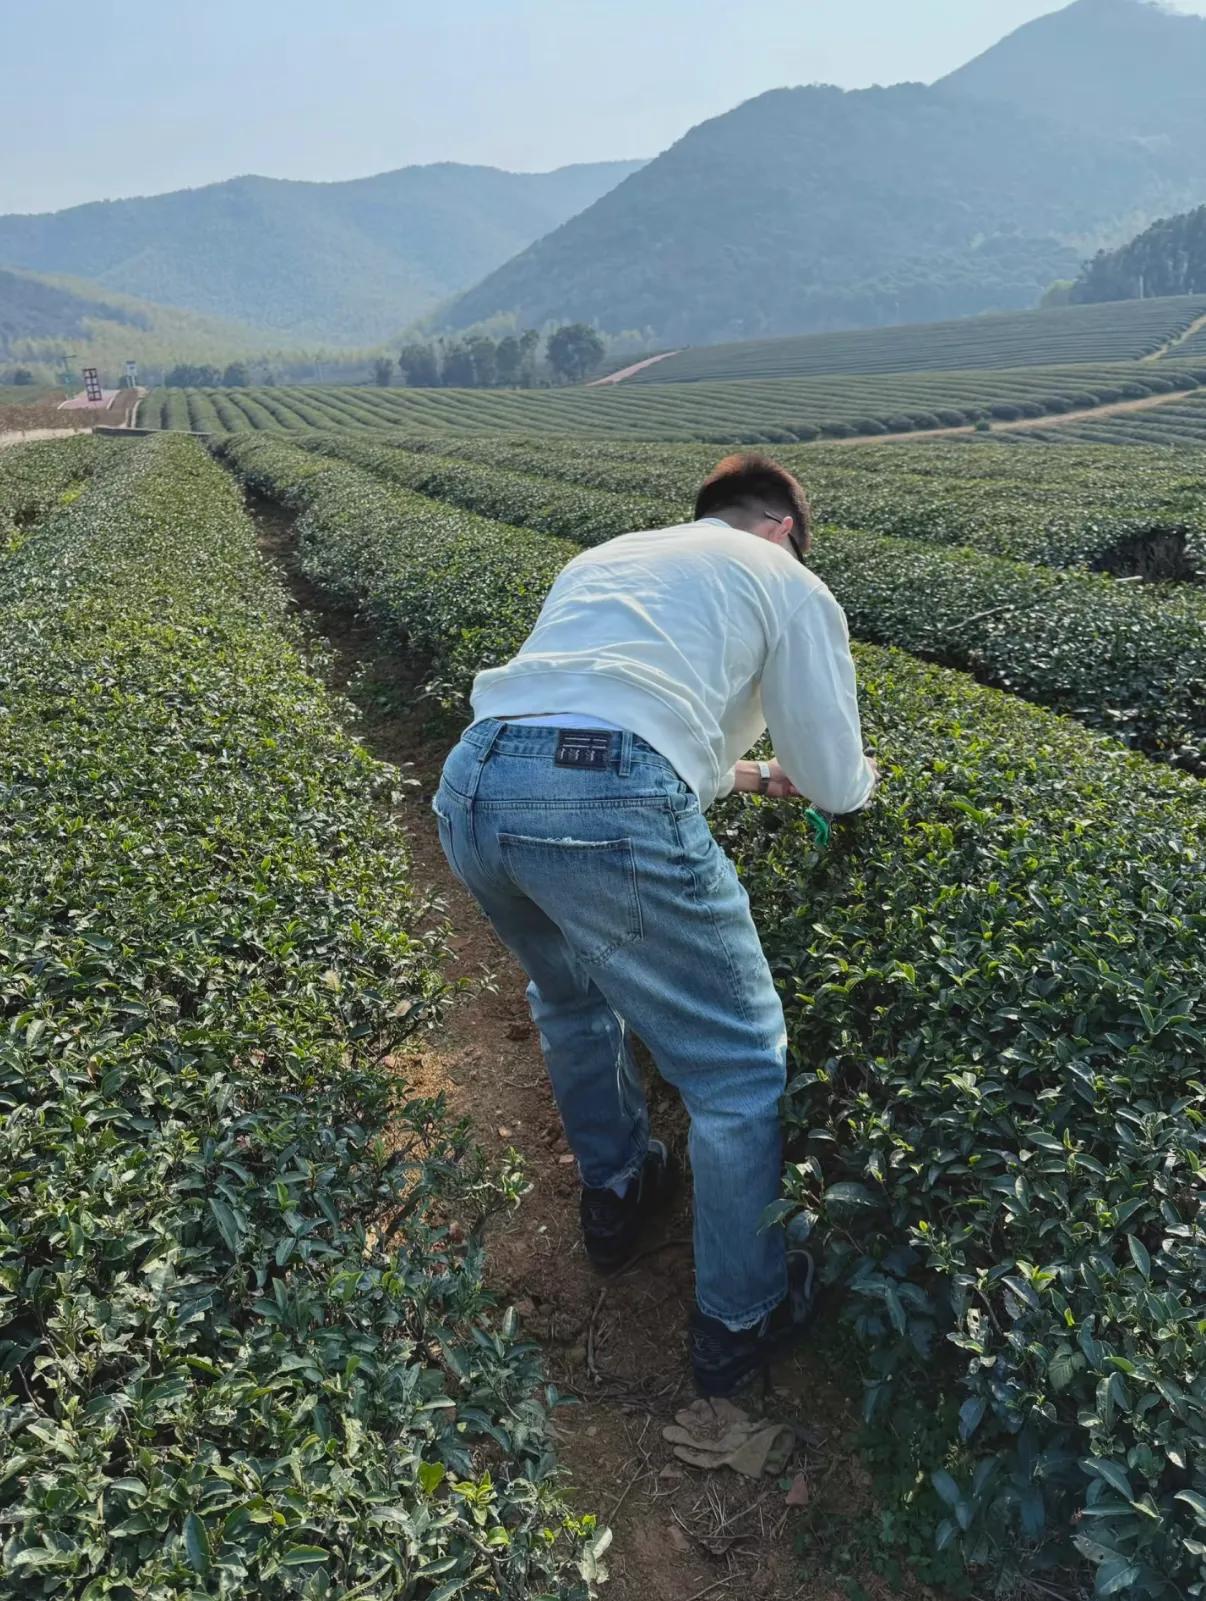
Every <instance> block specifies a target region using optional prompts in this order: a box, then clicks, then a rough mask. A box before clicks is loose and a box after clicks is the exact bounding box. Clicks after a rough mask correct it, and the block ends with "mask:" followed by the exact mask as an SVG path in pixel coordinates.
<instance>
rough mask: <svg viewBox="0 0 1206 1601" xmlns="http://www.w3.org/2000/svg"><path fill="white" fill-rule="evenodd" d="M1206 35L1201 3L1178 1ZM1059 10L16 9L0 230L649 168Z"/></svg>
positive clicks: (248, 4) (804, 1)
mask: <svg viewBox="0 0 1206 1601" xmlns="http://www.w3.org/2000/svg"><path fill="white" fill-rule="evenodd" d="M1175 8H1176V9H1180V10H1183V11H1196V12H1199V13H1206V0H1176V6H1175ZM1058 9H1059V3H1058V0H442V3H441V0H423V3H415V0H164V3H160V4H156V5H145V4H131V3H130V0H57V3H53V4H52V3H49V0H0V61H3V62H4V64H5V68H6V71H5V74H4V107H5V113H4V125H5V127H6V129H7V130H8V131H7V134H6V137H5V157H4V160H3V162H2V163H0V212H4V211H44V210H52V209H55V208H57V207H60V206H67V205H73V204H75V203H76V202H78V201H82V200H97V199H103V198H114V197H117V196H121V195H131V194H155V193H158V192H160V191H163V190H166V189H178V188H182V187H185V186H188V185H194V184H201V183H209V182H212V181H213V180H215V179H219V178H226V177H230V176H232V175H234V174H236V173H247V172H257V173H265V174H268V175H269V176H272V177H280V178H350V177H359V176H362V175H364V174H367V173H372V172H380V171H384V170H386V169H388V168H391V167H402V166H406V165H409V164H410V163H412V162H427V161H470V162H482V163H485V164H488V165H491V166H499V167H509V168H511V169H513V170H519V171H540V170H544V169H546V168H549V167H556V166H561V165H563V164H564V163H566V162H570V161H599V160H607V159H610V158H613V157H629V156H653V155H656V154H657V152H658V151H659V150H663V149H665V147H666V146H667V145H668V144H670V143H672V142H673V140H675V139H676V138H678V137H679V136H680V135H681V134H683V133H685V132H686V130H687V129H688V128H689V127H690V126H692V124H694V123H696V122H699V121H701V120H702V119H703V118H705V117H709V116H714V115H716V114H717V113H719V112H721V111H726V110H728V109H729V108H730V107H731V106H733V105H735V104H736V103H737V102H738V101H740V100H745V99H748V98H749V97H750V96H751V95H755V94H760V93H761V92H762V91H763V90H764V89H772V88H777V87H779V86H780V85H783V84H798V83H813V82H827V83H837V84H840V85H842V86H843V87H844V88H857V87H860V86H862V85H865V84H869V83H896V82H900V81H901V80H904V79H923V80H927V81H928V80H930V79H933V78H936V77H940V76H941V75H942V74H943V73H945V72H949V71H950V70H951V69H952V68H953V67H956V66H958V65H959V64H960V63H961V62H963V61H966V60H968V59H969V58H970V57H971V56H973V55H977V54H979V52H980V51H981V50H984V49H987V47H988V46H989V45H990V44H992V43H993V42H994V41H995V40H997V39H998V38H1000V37H1002V36H1003V35H1004V34H1006V33H1008V32H1009V31H1010V30H1011V29H1013V28H1016V27H1018V26H1020V25H1021V24H1022V23H1023V22H1028V21H1030V20H1031V18H1033V17H1037V16H1041V15H1042V14H1043V13H1044V12H1048V11H1053V10H1058Z"/></svg>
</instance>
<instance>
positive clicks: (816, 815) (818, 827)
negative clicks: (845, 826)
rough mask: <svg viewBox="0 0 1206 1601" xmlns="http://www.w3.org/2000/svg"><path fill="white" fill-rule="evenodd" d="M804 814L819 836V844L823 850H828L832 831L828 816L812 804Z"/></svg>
mask: <svg viewBox="0 0 1206 1601" xmlns="http://www.w3.org/2000/svg"><path fill="white" fill-rule="evenodd" d="M804 816H805V817H806V818H807V819H808V821H809V822H810V823H811V824H812V831H813V833H814V834H815V835H816V836H817V844H818V845H819V846H820V848H821V849H822V850H828V849H829V835H830V832H831V830H830V827H829V819H828V817H826V815H825V813H824V812H822V811H820V810H818V808H817V807H815V806H810V807H809V808H808V810H807V811H806V812H805V813H804Z"/></svg>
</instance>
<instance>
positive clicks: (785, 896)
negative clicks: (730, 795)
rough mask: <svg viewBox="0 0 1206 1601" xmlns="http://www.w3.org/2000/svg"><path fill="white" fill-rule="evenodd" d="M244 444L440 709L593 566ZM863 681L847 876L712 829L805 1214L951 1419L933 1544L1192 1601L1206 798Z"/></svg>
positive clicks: (768, 831) (931, 1472)
mask: <svg viewBox="0 0 1206 1601" xmlns="http://www.w3.org/2000/svg"><path fill="white" fill-rule="evenodd" d="M223 448H224V454H225V456H226V459H227V460H228V461H229V462H230V463H231V465H232V466H233V467H234V468H235V469H236V470H237V471H239V472H240V473H242V474H243V475H244V476H246V477H248V478H249V479H250V480H251V481H252V482H253V483H254V484H255V486H256V487H257V488H258V489H259V490H260V492H261V493H267V494H271V495H273V496H275V497H276V498H278V499H280V500H282V501H283V502H284V503H286V504H290V505H292V506H293V507H295V508H296V509H297V510H298V511H299V513H300V517H299V522H298V533H299V539H300V541H301V548H302V550H303V553H304V557H305V560H306V562H307V564H308V567H309V570H310V571H311V573H313V574H316V575H318V576H319V578H320V580H321V581H329V582H332V583H333V584H334V585H335V586H336V593H338V594H339V595H341V596H342V597H344V598H347V599H356V600H357V601H358V602H359V603H360V604H361V605H362V606H363V607H364V608H365V609H367V610H369V611H370V612H371V613H373V614H374V615H376V616H377V617H378V618H379V619H381V620H382V621H386V622H387V623H388V626H389V628H390V629H392V630H395V631H397V632H399V633H401V634H403V635H406V636H409V637H413V638H414V639H415V640H416V641H421V642H422V644H423V646H424V648H427V649H430V648H432V647H433V644H434V645H435V648H436V649H437V654H438V655H439V659H440V670H441V674H442V676H443V678H444V682H445V689H446V690H449V689H456V688H459V689H460V691H461V692H462V693H463V692H464V689H465V688H466V687H467V683H468V679H469V675H470V673H471V671H472V669H473V667H474V666H476V665H478V662H477V661H475V660H474V657H475V655H476V648H475V647H476V646H478V645H480V647H481V654H480V660H481V661H491V660H497V659H499V658H500V657H501V656H502V655H504V654H505V653H506V652H507V650H509V649H514V647H515V646H516V645H518V643H519V642H520V641H521V640H522V638H523V637H524V635H525V633H526V631H527V630H528V628H529V627H530V625H531V622H532V619H533V617H534V615H535V613H536V611H537V608H538V607H539V604H540V600H541V596H542V595H543V593H544V590H545V588H546V586H547V583H548V581H549V579H550V577H551V576H552V573H553V571H554V570H555V568H556V565H557V562H558V561H559V560H560V559H561V558H562V557H563V556H564V555H566V554H568V553H569V550H570V549H571V548H572V547H568V546H565V545H562V546H560V547H558V546H556V545H554V543H553V542H552V541H551V540H547V539H537V540H535V541H533V538H532V536H529V535H526V534H524V533H522V532H517V531H516V530H514V529H511V528H508V527H506V526H503V525H501V524H498V523H491V522H489V521H486V520H484V519H480V518H477V517H474V516H471V515H468V514H466V513H464V512H461V511H458V510H455V509H450V508H448V507H447V506H444V505H440V504H438V503H434V502H432V501H430V500H425V499H423V498H421V497H418V496H416V495H414V494H412V493H409V492H403V491H396V490H391V489H389V488H387V487H386V486H385V485H384V484H382V483H380V482H375V481H374V480H373V479H372V478H370V477H369V476H368V475H367V474H365V473H363V472H360V471H357V470H356V469H355V468H353V467H350V466H348V465H345V464H343V463H339V462H333V461H324V460H323V459H321V458H318V457H315V456H313V455H307V454H306V453H304V452H302V451H301V450H299V449H298V448H296V447H295V446H294V445H293V444H291V443H289V442H287V441H284V440H280V439H275V440H267V439H256V440H247V439H243V440H234V441H228V442H227V443H226V444H225V446H224V447H223ZM445 557H446V558H447V559H444V558H445ZM412 566H413V567H414V568H415V572H414V574H413V575H412V574H411V573H409V572H408V573H404V572H402V571H401V569H402V568H410V567H412ZM484 572H488V577H487V578H485V579H484V580H482V581H481V582H479V581H478V574H479V573H484ZM442 630H446V633H445V635H444V638H443V640H442V642H441V641H440V639H439V636H440V634H441V631H442ZM858 660H859V668H860V677H861V683H862V696H863V704H864V709H865V719H866V727H867V731H868V735H869V737H870V739H871V741H872V743H873V744H874V746H875V748H876V751H877V753H878V755H879V757H880V760H881V762H882V764H883V767H884V771H885V783H884V787H883V790H882V793H881V796H880V798H879V799H878V800H877V802H876V804H875V805H874V806H873V807H872V808H871V809H870V810H869V811H868V812H867V813H866V814H865V815H864V816H862V817H861V818H860V819H858V820H855V821H852V822H848V823H846V824H844V825H843V826H842V827H841V829H840V830H839V831H838V835H837V839H836V842H835V845H834V847H833V848H832V849H831V851H830V852H829V853H828V854H827V855H825V856H823V857H818V855H817V852H816V850H815V848H814V846H813V844H812V840H811V835H810V831H809V829H808V826H807V824H806V823H805V822H804V821H803V820H802V819H801V817H800V815H799V812H798V810H797V809H796V808H794V807H793V806H791V805H790V804H773V803H766V804H760V803H750V802H740V801H735V802H730V803H726V805H725V806H724V807H723V808H722V809H720V810H719V811H718V813H717V814H716V816H715V818H714V826H715V827H716V829H717V831H718V833H719V834H720V835H721V837H722V838H723V839H724V840H725V842H726V844H727V845H728V846H729V847H730V849H732V851H733V852H734V854H735V855H736V858H737V860H738V862H739V864H740V867H741V870H742V873H743V875H744V878H745V881H746V883H747V885H748V887H749V890H750V893H751V896H752V897H753V900H754V903H755V907H756V910H757V913H758V917H759V924H760V927H761V930H762V933H763V937H764V941H765V945H766V948H767V951H768V954H769V956H770V959H771V962H772V964H773V967H774V970H775V972H776V975H777V979H778V982H779V984H780V986H781V988H782V991H783V994H784V997H785V1001H786V1003H787V1010H788V1019H789V1028H790V1032H791V1050H792V1080H791V1088H790V1094H789V1104H788V1116H789V1124H790V1129H791V1136H792V1148H791V1157H792V1163H791V1165H790V1167H789V1170H788V1185H787V1197H786V1201H785V1205H786V1206H788V1207H789V1208H793V1207H796V1206H800V1207H806V1208H808V1209H810V1210H813V1211H815V1212H816V1213H817V1214H818V1216H819V1218H820V1221H821V1224H822V1226H823V1227H824V1228H825V1229H826V1232H827V1233H828V1236H829V1240H830V1263H831V1267H832V1269H833V1271H834V1272H835V1273H836V1275H837V1276H839V1277H841V1278H842V1279H843V1280H844V1281H845V1283H846V1286H847V1299H846V1306H847V1310H848V1313H849V1315H850V1316H851V1317H852V1319H853V1321H854V1326H855V1328H856V1329H857V1332H858V1334H859V1336H860V1338H861V1340H862V1341H863V1343H864V1345H865V1347H866V1348H867V1351H868V1353H869V1355H868V1361H869V1363H870V1373H871V1376H870V1383H869V1387H868V1412H869V1415H870V1416H871V1417H872V1418H873V1419H876V1418H884V1419H886V1418H887V1417H888V1416H889V1414H890V1407H891V1404H892V1402H893V1399H894V1398H896V1397H899V1396H900V1395H901V1393H902V1390H903V1391H911V1392H914V1393H918V1392H919V1393H921V1394H923V1395H925V1396H927V1397H928V1398H929V1400H930V1402H931V1403H934V1402H935V1401H936V1402H937V1404H936V1405H935V1406H933V1412H932V1415H933V1417H934V1420H935V1424H934V1428H933V1429H932V1430H931V1431H929V1433H928V1434H927V1442H928V1443H927V1450H928V1453H929V1454H928V1456H927V1458H926V1459H925V1460H924V1463H923V1466H924V1468H925V1470H926V1473H927V1475H928V1478H927V1483H926V1484H925V1486H924V1487H923V1488H922V1489H921V1490H920V1491H919V1492H918V1493H919V1496H920V1504H921V1505H922V1506H925V1505H928V1506H929V1507H930V1509H931V1511H932V1512H933V1515H934V1517H935V1522H936V1526H937V1538H938V1540H939V1542H940V1543H942V1544H954V1543H955V1542H959V1543H961V1545H962V1548H963V1550H964V1552H965V1553H966V1555H967V1557H968V1558H969V1559H970V1560H971V1561H973V1562H975V1563H979V1564H984V1565H992V1566H996V1567H999V1568H1002V1569H1007V1568H1008V1567H1009V1566H1010V1565H1011V1564H1012V1563H1013V1562H1014V1561H1015V1560H1017V1558H1018V1556H1019V1553H1021V1552H1025V1553H1027V1554H1028V1558H1029V1560H1030V1561H1032V1562H1036V1563H1039V1564H1044V1563H1045V1564H1049V1565H1057V1564H1061V1563H1066V1562H1068V1561H1075V1560H1077V1559H1078V1558H1083V1559H1087V1560H1088V1561H1089V1562H1090V1563H1092V1564H1093V1566H1094V1571H1095V1581H1096V1588H1097V1593H1098V1594H1099V1595H1102V1596H1108V1595H1123V1594H1125V1595H1127V1596H1128V1597H1143V1598H1153V1601H1154V1598H1160V1601H1165V1598H1168V1601H1171V1598H1172V1597H1174V1596H1185V1595H1190V1594H1195V1595H1196V1594H1201V1593H1202V1586H1203V1583H1206V1563H1204V1561H1203V1557H1204V1554H1206V1374H1204V1372H1203V1366H1202V1362H1201V1351H1202V1338H1203V1329H1204V1328H1206V1304H1204V1295H1203V1281H1202V1272H1201V1266H1202V1259H1203V1256H1202V1253H1203V1249H1204V1247H1206V1232H1204V1230H1203V1224H1202V1215H1201V1177H1202V1170H1203V1127H1204V1126H1206V1087H1204V1086H1203V1083H1202V1080H1201V1077H1200V1073H1201V1064H1202V1059H1203V1052H1204V1050H1206V1034H1204V1033H1203V1030H1202V1028H1201V1026H1200V1018H1201V1013H1202V1003H1203V998H1204V996H1203V991H1204V988H1206V982H1204V973H1203V963H1202V949H1203V938H1204V936H1206V874H1204V873H1203V859H1204V856H1203V853H1204V850H1206V811H1204V809H1203V805H1202V800H1203V789H1202V786H1201V784H1200V783H1198V782H1197V781H1195V780H1193V779H1190V778H1187V777H1184V776H1179V775H1177V774H1175V773H1173V772H1171V771H1169V770H1167V769H1164V768H1160V767H1157V766H1155V765H1154V764H1152V763H1149V762H1146V761H1143V760H1142V759H1140V758H1137V757H1134V756H1129V755H1127V754H1126V752H1125V751H1124V750H1123V749H1122V748H1121V747H1119V746H1117V745H1115V744H1112V743H1111V742H1109V741H1106V740H1102V739H1099V738H1097V737H1094V736H1091V735H1089V734H1087V733H1086V732H1084V731H1083V730H1081V729H1079V728H1078V727H1077V726H1076V725H1075V724H1074V723H1070V722H1066V721H1064V720H1062V719H1060V718H1059V717H1056V716H1054V715H1052V714H1051V713H1049V712H1046V711H1042V710H1040V709H1037V708H1034V707H1032V706H1029V705H1027V704H1026V703H1025V702H1023V701H1020V700H1016V699H1013V698H1011V697H1009V696H1006V695H1001V694H999V693H997V692H995V691H992V690H988V689H983V688H980V687H979V686H977V685H975V684H974V683H972V682H971V681H970V680H969V679H967V678H965V677H963V676H961V675H959V674H956V673H952V672H950V671H948V670H944V669H941V668H937V667H930V666H925V665H922V664H920V663H918V662H916V661H914V660H912V659H911V658H909V657H908V656H905V655H902V654H900V653H899V652H895V651H891V650H883V649H879V648H873V647H859V649H858ZM952 1397H953V1401H952V1399H951V1398H952ZM944 1427H945V1428H946V1431H947V1432H946V1434H945V1442H944V1444H939V1443H937V1441H938V1439H939V1436H940V1434H941V1431H942V1430H943V1428H944ZM909 1448H910V1449H916V1448H919V1447H917V1446H916V1443H915V1442H914V1443H913V1444H912V1445H911V1446H910V1447H909Z"/></svg>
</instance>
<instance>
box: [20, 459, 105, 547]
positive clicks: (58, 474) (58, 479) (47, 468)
mask: <svg viewBox="0 0 1206 1601" xmlns="http://www.w3.org/2000/svg"><path fill="white" fill-rule="evenodd" d="M112 449H113V447H112V445H111V444H110V443H109V442H108V441H107V440H102V439H96V438H94V437H93V436H92V435H91V434H76V435H75V436H74V437H73V438H71V439H36V440H32V441H31V442H30V443H29V444H25V445H12V446H10V447H9V448H8V449H7V450H2V451H0V558H3V557H4V556H6V555H11V554H12V553H13V552H14V551H16V550H18V549H19V548H20V547H21V546H22V545H23V544H24V543H25V541H26V539H27V538H28V537H29V534H30V533H31V532H32V530H33V529H35V528H36V527H37V525H38V523H40V522H41V521H42V519H43V518H44V517H45V516H46V515H47V514H48V513H49V512H51V511H53V510H54V509H55V507H56V506H59V505H64V504H68V503H69V502H70V501H72V500H73V499H75V497H76V496H77V495H78V494H79V493H80V491H81V490H82V489H83V486H84V484H85V483H86V482H87V481H88V479H89V478H91V476H92V474H93V473H94V472H96V471H97V470H98V468H99V467H100V465H101V463H102V462H103V461H106V460H108V459H109V453H110V452H111V451H112Z"/></svg>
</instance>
